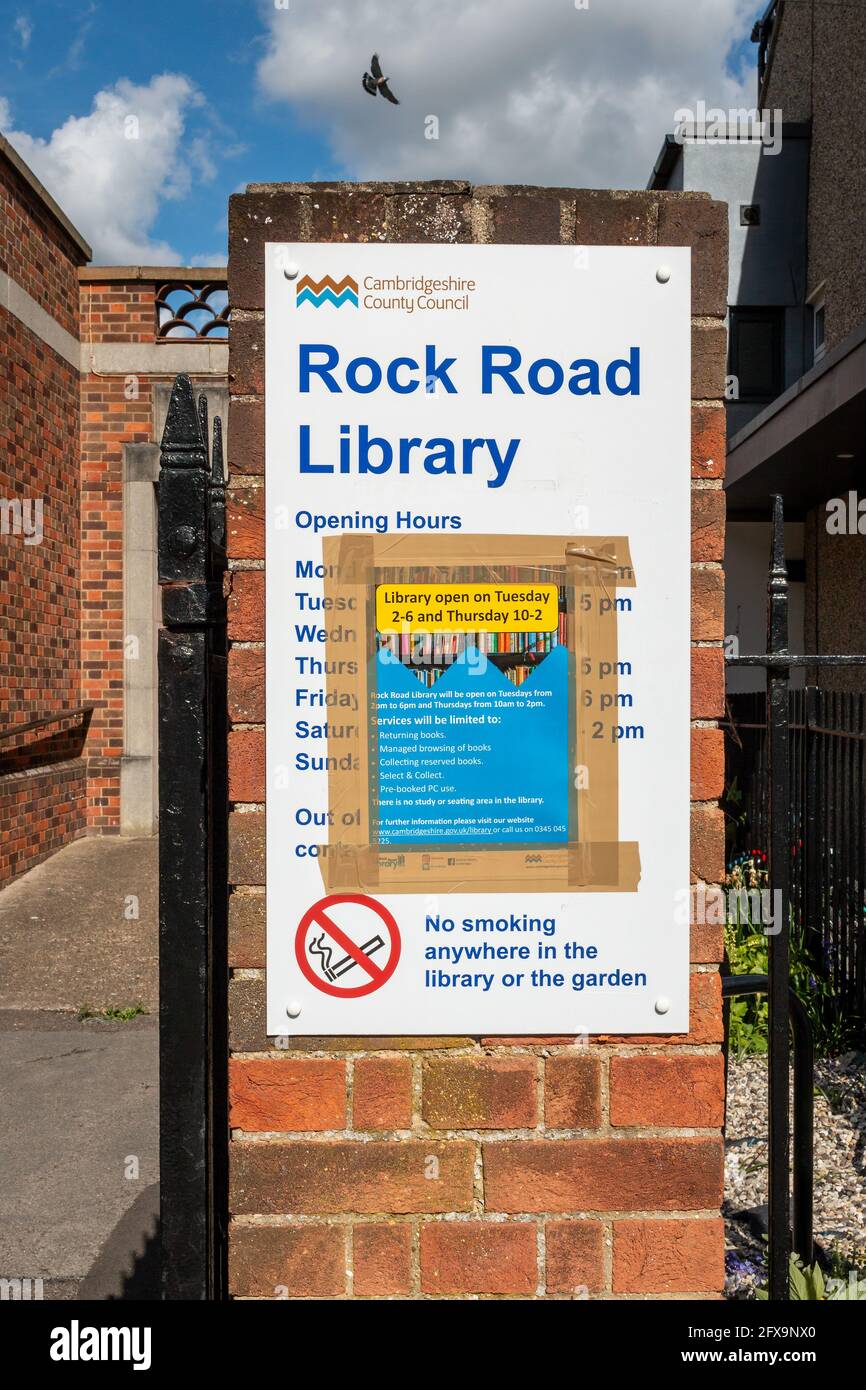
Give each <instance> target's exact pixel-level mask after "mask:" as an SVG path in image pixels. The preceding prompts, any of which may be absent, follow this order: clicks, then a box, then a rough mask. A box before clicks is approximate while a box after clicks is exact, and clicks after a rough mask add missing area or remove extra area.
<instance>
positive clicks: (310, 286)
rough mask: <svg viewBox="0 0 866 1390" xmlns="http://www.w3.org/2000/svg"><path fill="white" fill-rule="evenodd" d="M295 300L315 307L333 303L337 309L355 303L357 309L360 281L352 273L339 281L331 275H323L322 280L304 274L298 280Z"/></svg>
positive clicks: (318, 307)
mask: <svg viewBox="0 0 866 1390" xmlns="http://www.w3.org/2000/svg"><path fill="white" fill-rule="evenodd" d="M295 302H296V303H297V304H298V305H301V304H312V306H313V308H314V309H321V307H322V305H323V304H333V306H334V308H335V309H339V308H340V307H341V305H343V304H354V306H355V308H356V309H357V307H358V282H357V280H353V279H352V277H351V275H344V276H343V278H342V280H340V281H339V282H338V281H336V280H332V279H331V277H330V275H323V276H322V278H321V280H313V279H312V277H311V276H309V275H304V276H302V277H301V279H300V280H299V281H298V284H297V298H296V301H295Z"/></svg>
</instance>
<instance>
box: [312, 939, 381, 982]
mask: <svg viewBox="0 0 866 1390" xmlns="http://www.w3.org/2000/svg"><path fill="white" fill-rule="evenodd" d="M384 945H385V942H384V941H383V940H382V938H381V936H379V935H378V933H377V934H376V936H371V937H370V940H369V941H365V942H364V944H363V946H359V948H358V949H359V950H360V951H361V952H362V954H363V955H365V956H372V955H375V953H376V952H377V951H381V949H382V947H383V946H384ZM307 949H308V953H309V954H310V955H311V956H319V957H321V965H322V974H323V975H324V976H325V978H326V979H327V980H331V981H332V982H333V981H334V980H336V979H338V978H339V977H340V975H345V974H347V973H348V971H350V970H351V969H352V968H353V967H354V966H356V965H357V964H358V962H357V961H356V960H355V957H354V956H350V955H345V956H341V957H340V959H339V960H338V961H337V962H336V964H334V965H331V956H332V955H333V954H334V953H333V951H332V950H331V947H330V946H329V945H328V944H327V942H326V941H325V933H324V932H322V934H321V936H320V937H318V939H317V940H313V941H311V942H310V944H309V947H308V948H307Z"/></svg>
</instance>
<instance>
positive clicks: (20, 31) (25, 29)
mask: <svg viewBox="0 0 866 1390" xmlns="http://www.w3.org/2000/svg"><path fill="white" fill-rule="evenodd" d="M14 28H15V33H16V34H17V35H18V42H19V43H20V45H21V47H22V48H24V49H27V48H29V47H30V40H31V39H32V37H33V25H32V24H31V22H30V19H29V17H28V16H27V15H26V14H20V15H19V16H18V18H17V19H16V20H15V25H14Z"/></svg>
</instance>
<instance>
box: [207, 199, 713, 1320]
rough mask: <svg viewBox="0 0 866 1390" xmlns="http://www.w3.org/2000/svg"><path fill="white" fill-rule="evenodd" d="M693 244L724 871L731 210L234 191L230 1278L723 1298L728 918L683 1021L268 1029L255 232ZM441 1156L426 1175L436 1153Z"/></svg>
mask: <svg viewBox="0 0 866 1390" xmlns="http://www.w3.org/2000/svg"><path fill="white" fill-rule="evenodd" d="M368 238H375V239H376V240H382V239H385V240H393V241H406V240H416V241H436V240H442V241H449V242H453V241H455V240H456V241H473V240H476V241H491V242H497V241H499V242H502V241H510V242H521V243H538V244H544V243H550V242H555V243H558V242H565V243H575V244H591V243H601V244H605V243H607V244H638V245H656V244H658V245H670V244H678V245H682V244H685V245H690V246H691V247H692V248H693V305H692V308H693V314H694V319H693V387H692V394H693V398H694V402H695V405H694V412H693V447H692V477H693V502H694V506H693V570H692V588H693V649H692V652H693V662H694V666H693V680H692V718H693V744H692V751H693V772H692V797H693V809H692V842H693V843H692V877H693V879H695V880H705V881H708V882H715V881H718V880H719V879H720V878H721V876H722V874H723V870H724V862H723V860H724V832H723V822H722V815H721V812H720V810H719V808H718V805H717V798H718V796H719V795H720V793H721V790H722V734H721V732H720V730H719V728H718V724H717V721H718V719H719V718H720V716H721V715H722V713H723V691H724V685H723V671H722V654H721V642H722V638H723V577H722V569H721V560H722V553H723V539H724V534H723V533H724V504H723V498H722V492H721V478H722V474H723V471H724V456H725V453H724V412H723V407H722V403H721V402H722V393H723V384H724V363H725V333H724V327H723V316H724V313H725V286H726V277H727V219H726V209H725V207H724V206H723V205H721V204H717V203H712V202H710V201H709V200H708V199H705V198H702V197H701V196H700V195H694V194H692V195H680V194H668V193H661V194H659V193H645V194H644V193H624V194H616V195H611V194H608V193H602V192H585V191H578V190H545V189H537V190H507V189H506V190H504V191H503V190H491V189H486V190H485V189H475V190H473V189H471V188H470V187H469V186H468V185H463V184H450V185H426V186H425V185H398V186H388V185H379V186H377V185H372V186H366V187H360V188H355V189H352V190H350V189H349V188H348V186H345V187H342V188H341V187H339V186H334V185H330V186H327V185H326V186H322V187H321V188H317V189H315V191H313V192H309V191H308V192H305V191H304V190H299V191H297V192H292V191H286V190H285V189H283V191H275V192H256V193H251V194H246V195H242V196H240V197H236V198H234V199H232V203H231V206H230V259H229V293H230V298H231V302H232V307H233V328H232V348H231V361H230V387H231V391H232V402H231V407H230V432H229V464H230V470H231V478H230V506H229V544H230V554H231V556H232V557H233V558H232V573H231V586H230V587H231V592H230V598H229V635H230V639H231V643H232V646H231V653H230V665H229V670H230V704H231V711H230V712H231V717H232V719H233V721H234V722H235V723H236V724H237V725H241V726H242V727H240V728H235V729H234V730H233V732H232V734H231V739H230V796H231V798H232V800H233V802H234V803H235V804H236V805H238V804H239V803H243V804H242V805H241V806H240V807H239V809H236V810H235V811H234V812H233V814H232V816H231V829H230V838H231V858H230V869H229V877H230V882H231V884H232V893H231V899H230V965H231V967H232V978H231V980H230V983H229V993H230V1015H231V1017H230V1034H231V1035H230V1048H231V1054H232V1055H231V1064H230V1065H231V1088H230V1089H231V1121H230V1123H231V1126H232V1140H231V1145H230V1154H231V1174H232V1176H231V1194H230V1210H231V1226H230V1281H231V1289H232V1292H233V1294H234V1296H235V1297H253V1298H273V1297H285V1296H288V1297H290V1298H314V1297H319V1298H341V1297H347V1296H348V1297H356V1298H357V1297H368V1296H378V1297H382V1296H388V1295H394V1296H397V1297H404V1298H422V1297H453V1296H455V1295H456V1296H470V1297H471V1296H481V1297H485V1296H486V1297H496V1296H500V1297H501V1296H506V1297H508V1296H510V1297H517V1298H524V1299H525V1298H535V1297H546V1298H561V1297H566V1298H568V1297H575V1296H576V1294H577V1296H581V1293H580V1291H582V1290H585V1291H588V1296H590V1297H602V1298H617V1297H620V1298H632V1297H635V1296H644V1295H646V1296H649V1297H656V1298H672V1297H679V1296H683V1295H686V1296H688V1295H692V1296H695V1297H699V1298H700V1297H703V1298H707V1297H716V1296H718V1293H719V1291H720V1290H721V1288H722V1285H723V1252H724V1239H723V1230H722V1221H721V1218H720V1215H719V1207H720V1204H721V1196H722V1141H721V1133H720V1129H721V1124H722V1115H723V1100H724V1080H723V1069H722V1057H721V1052H720V1043H721V1039H722V1012H721V987H720V980H719V975H718V968H717V962H718V961H719V960H720V958H721V951H722V942H721V932H720V930H719V929H717V928H709V927H701V926H697V927H695V928H694V929H693V934H692V977H691V1025H690V1031H689V1033H688V1034H687V1035H681V1036H673V1037H668V1038H664V1037H634V1036H628V1037H602V1038H594V1039H592V1040H591V1042H590V1044H589V1045H588V1046H583V1047H582V1046H579V1045H576V1044H577V1040H575V1039H574V1038H568V1037H553V1038H541V1037H537V1038H533V1037H522V1038H502V1037H488V1038H484V1037H482V1038H470V1037H456V1038H455V1037H441V1038H429V1037H428V1038H393V1037H392V1038H386V1037H382V1038H333V1037H328V1038H316V1039H302V1038H291V1039H289V1040H288V1041H289V1048H288V1050H286V1051H278V1050H276V1049H274V1048H273V1047H272V1046H271V1040H269V1039H268V1038H267V1037H266V1036H265V1003H264V971H263V966H264V963H265V960H264V897H263V884H264V834H263V831H264V818H263V814H262V803H263V801H264V756H263V752H264V747H263V733H264V729H263V724H264V694H263V670H264V645H263V638H264V613H263V594H264V582H263V581H264V575H263V572H262V557H263V555H264V548H263V539H264V538H263V524H262V520H263V512H262V506H261V501H262V484H263V473H264V448H263V399H262V397H263V371H262V367H263V359H264V321H263V318H264V316H263V307H264V299H263V272H262V265H263V255H262V245H263V242H264V241H265V240H271V241H279V240H287V241H293V240H298V239H309V240H323V241H328V240H334V241H343V240H349V241H353V240H358V239H360V240H364V239H368ZM431 1158H435V1159H436V1160H437V1161H438V1166H439V1177H438V1180H437V1181H435V1182H433V1181H428V1179H427V1173H428V1171H429V1169H428V1164H429V1160H430V1159H431Z"/></svg>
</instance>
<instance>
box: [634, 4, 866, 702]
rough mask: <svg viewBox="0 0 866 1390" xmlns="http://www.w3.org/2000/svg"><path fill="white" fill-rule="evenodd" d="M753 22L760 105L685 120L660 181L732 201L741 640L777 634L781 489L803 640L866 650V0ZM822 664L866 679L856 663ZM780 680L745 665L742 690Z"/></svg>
mask: <svg viewBox="0 0 866 1390" xmlns="http://www.w3.org/2000/svg"><path fill="white" fill-rule="evenodd" d="M752 37H753V39H754V41H755V42H756V43H757V44H758V46H759V49H758V52H759V61H758V91H757V93H756V112H754V113H751V117H750V115H749V113H746V112H730V113H713V112H709V113H701V115H702V116H703V117H704V118H703V119H702V120H700V121H698V120H693V121H689V120H684V121H683V122H682V124H681V125H680V127H679V128H678V129H677V130H676V132H675V133H674V134H672V135H669V136H667V137H666V139H665V143H664V146H663V148H662V152H661V155H660V157H659V159H658V161H657V163H656V167H655V169H654V171H653V175H652V178H651V180H650V186H651V187H653V188H684V189H692V188H700V189H702V190H704V189H706V190H708V191H709V192H710V193H711V194H712V195H713V196H714V197H716V198H719V199H723V200H725V201H727V203H728V205H729V220H730V246H731V260H730V281H729V287H728V304H729V316H728V329H729V368H728V370H729V381H728V404H727V416H728V457H727V479H726V484H725V490H726V499H727V523H728V537H727V545H726V560H725V568H726V573H727V622H726V626H727V631H728V633H729V634H731V635H732V636H735V637H737V638H738V640H739V643H740V650H741V651H743V652H748V651H763V650H765V646H764V644H765V631H766V628H765V576H766V565H767V553H768V535H769V533H768V525H767V520H766V519H767V517H768V516H769V505H770V498H771V496H772V494H773V493H781V495H782V496H783V498H784V502H785V515H786V518H787V521H788V527H787V530H786V549H787V554H788V560H789V577H790V579H791V581H792V614H791V634H790V642H791V648H792V650H794V651H801V652H802V651H807V650H808V651H814V652H816V653H829V652H836V653H846V654H850V653H856V652H863V651H866V609H864V605H863V602H862V593H863V589H864V583H866V502H864V503H863V514H862V516H861V513H860V512H859V510H858V503H859V493H858V488H860V489H861V491H862V490H863V489H864V462H866V233H864V228H866V104H864V102H863V99H862V93H863V76H864V73H866V6H864V5H863V3H862V0H832V3H831V0H773V3H771V4H770V5H769V6H768V8H767V10H766V12H765V14H764V16H763V18H762V19H761V20H759V21H758V23H757V24H756V25H755V28H754V31H753V34H752ZM717 116H718V117H720V118H723V119H716V117H717ZM804 679H805V680H806V681H807V682H808V683H809V684H816V685H820V686H824V687H825V688H827V689H837V690H849V691H851V690H857V691H860V690H863V689H864V688H866V686H864V676H863V673H862V671H858V670H857V668H855V667H847V668H846V667H837V668H823V669H821V670H807V671H806V672H805V673H803V672H801V673H800V674H799V680H800V682H801V683H802V681H803V680H804ZM762 684H763V677H762V675H761V674H759V673H757V672H748V671H730V672H729V674H728V687H729V691H731V692H735V691H738V690H748V689H758V688H760V687H761V686H762Z"/></svg>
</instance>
